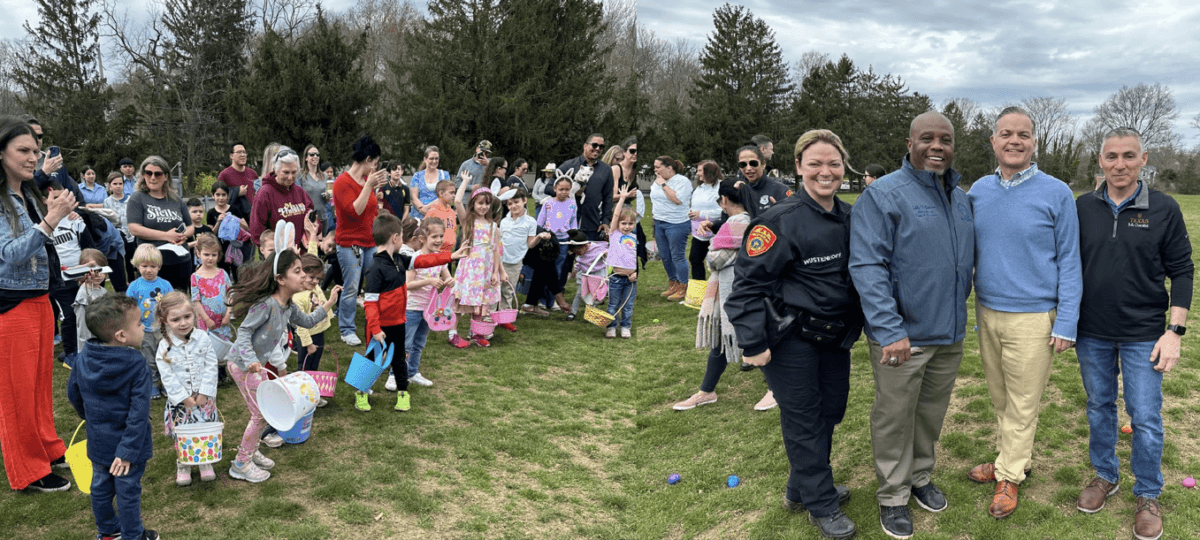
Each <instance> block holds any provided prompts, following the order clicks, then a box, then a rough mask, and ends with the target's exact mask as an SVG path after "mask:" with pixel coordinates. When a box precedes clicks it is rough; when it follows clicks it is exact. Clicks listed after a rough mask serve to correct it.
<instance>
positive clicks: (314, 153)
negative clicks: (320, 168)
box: [308, 152, 321, 157]
mask: <svg viewBox="0 0 1200 540" xmlns="http://www.w3.org/2000/svg"><path fill="white" fill-rule="evenodd" d="M308 157H321V153H320V152H309V153H308Z"/></svg>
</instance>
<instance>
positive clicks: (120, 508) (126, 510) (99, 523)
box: [92, 461, 146, 538]
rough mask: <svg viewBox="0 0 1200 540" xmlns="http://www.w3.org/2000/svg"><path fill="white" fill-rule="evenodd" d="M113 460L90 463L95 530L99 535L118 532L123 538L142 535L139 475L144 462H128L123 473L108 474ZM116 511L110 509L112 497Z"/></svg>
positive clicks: (141, 473)
mask: <svg viewBox="0 0 1200 540" xmlns="http://www.w3.org/2000/svg"><path fill="white" fill-rule="evenodd" d="M111 466H112V463H98V462H95V461H93V462H92V514H94V515H95V516H96V531H97V532H99V533H100V534H102V535H114V534H116V533H118V532H120V533H121V537H122V538H141V537H142V532H143V531H144V530H145V529H144V527H143V526H142V475H143V474H145V473H146V464H145V463H133V464H130V465H129V473H128V474H126V475H125V476H113V475H111V474H109V473H108V468H109V467H111ZM114 498H115V499H116V500H117V510H116V511H115V512H114V511H113V499H114Z"/></svg>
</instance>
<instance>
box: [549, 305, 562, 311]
mask: <svg viewBox="0 0 1200 540" xmlns="http://www.w3.org/2000/svg"><path fill="white" fill-rule="evenodd" d="M550 311H562V308H560V307H558V304H554V305H553V306H550Z"/></svg>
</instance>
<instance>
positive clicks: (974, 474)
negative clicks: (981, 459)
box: [967, 463, 1033, 484]
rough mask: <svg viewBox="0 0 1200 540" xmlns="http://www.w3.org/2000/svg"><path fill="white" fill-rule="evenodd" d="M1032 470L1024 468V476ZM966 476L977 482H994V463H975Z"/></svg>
mask: <svg viewBox="0 0 1200 540" xmlns="http://www.w3.org/2000/svg"><path fill="white" fill-rule="evenodd" d="M1032 472H1033V469H1025V476H1029V473H1032ZM967 478H969V479H971V481H972V482H979V483H980V484H986V483H988V482H995V481H996V464H995V463H984V464H982V465H976V466H975V468H974V469H971V470H970V471H969V472H967Z"/></svg>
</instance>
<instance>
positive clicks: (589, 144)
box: [588, 142, 604, 150]
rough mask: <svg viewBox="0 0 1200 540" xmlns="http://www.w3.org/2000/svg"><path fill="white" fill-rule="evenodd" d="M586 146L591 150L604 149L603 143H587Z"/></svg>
mask: <svg viewBox="0 0 1200 540" xmlns="http://www.w3.org/2000/svg"><path fill="white" fill-rule="evenodd" d="M588 146H590V147H592V150H599V149H601V148H604V143H598V142H594V143H588Z"/></svg>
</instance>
